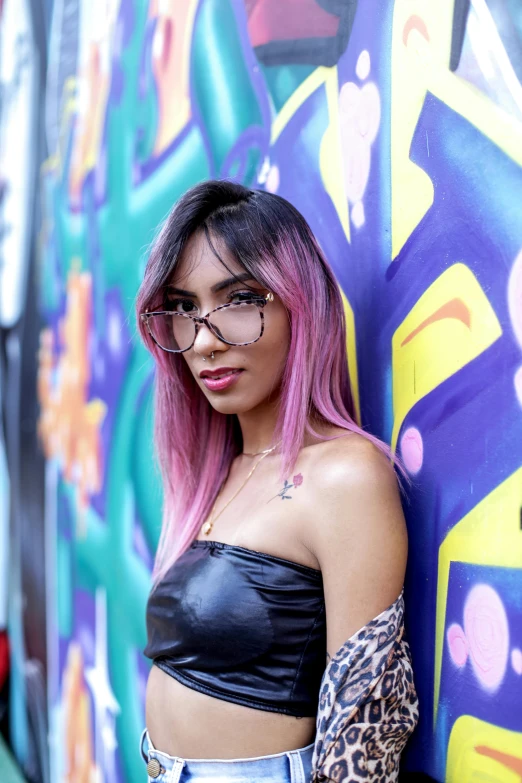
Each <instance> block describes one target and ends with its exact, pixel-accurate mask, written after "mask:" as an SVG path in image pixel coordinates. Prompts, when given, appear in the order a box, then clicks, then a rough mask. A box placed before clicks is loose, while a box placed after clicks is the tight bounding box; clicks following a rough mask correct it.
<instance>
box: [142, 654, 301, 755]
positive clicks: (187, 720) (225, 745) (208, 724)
mask: <svg viewBox="0 0 522 783" xmlns="http://www.w3.org/2000/svg"><path fill="white" fill-rule="evenodd" d="M146 724H147V729H148V731H149V735H150V738H151V741H152V744H153V745H154V747H155V748H156V749H157V750H159V751H162V752H163V753H168V754H169V755H170V756H181V757H182V758H186V759H205V758H207V759H232V758H249V757H252V756H267V755H270V754H272V753H282V752H284V751H287V750H295V749H296V748H302V747H305V746H306V745H309V744H310V743H311V742H313V740H314V737H315V717H304V718H295V717H293V716H291V715H284V714H281V713H277V712H268V711H266V710H257V709H254V708H252V707H244V706H243V705H241V704H234V703H233V702H229V701H225V700H224V699H219V698H214V697H213V696H207V695H206V694H205V693H200V692H199V691H195V690H193V689H192V688H188V687H187V686H185V685H183V684H182V683H180V682H178V680H176V679H174V677H170V676H169V675H168V674H166V673H165V672H163V671H162V670H161V669H159V668H158V667H157V666H152V668H151V671H150V674H149V680H148V683H147V699H146Z"/></svg>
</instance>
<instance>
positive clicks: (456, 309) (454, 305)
mask: <svg viewBox="0 0 522 783" xmlns="http://www.w3.org/2000/svg"><path fill="white" fill-rule="evenodd" d="M445 318H454V319H456V320H457V321H462V323H463V324H465V325H466V326H467V327H468V329H471V312H470V310H469V308H468V307H467V306H466V305H465V304H464V302H463V301H462V299H459V298H458V297H457V298H455V299H451V301H449V302H446V304H444V305H442V307H439V309H438V310H435V312H434V313H432V315H430V316H429V318H426V319H425V320H424V321H423V322H422V323H420V324H419V325H418V326H417V328H416V329H414V330H413V332H410V334H409V335H408V336H407V337H405V338H404V340H403V341H402V343H401V348H402V346H403V345H406V344H407V343H409V342H410V341H411V340H413V338H414V337H416V336H417V335H418V334H419V332H422V330H423V329H425V328H426V327H427V326H431V324H434V323H436V322H437V321H443V320H444V319H445Z"/></svg>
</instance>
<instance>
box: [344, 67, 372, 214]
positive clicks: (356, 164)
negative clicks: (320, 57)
mask: <svg viewBox="0 0 522 783" xmlns="http://www.w3.org/2000/svg"><path fill="white" fill-rule="evenodd" d="M363 54H364V53H361V55H360V58H359V59H360V62H358V71H359V73H360V74H361V75H364V74H365V73H366V72H367V73H368V74H369V73H370V55H369V54H368V56H367V57H366V56H364V57H363ZM361 58H362V60H361ZM339 121H340V129H341V143H342V149H343V173H344V185H345V190H346V196H347V198H348V201H350V202H351V203H352V204H354V205H356V207H357V209H354V210H353V212H352V220H353V222H354V224H355V226H356V227H360V226H361V225H363V223H364V206H363V204H362V198H363V196H364V191H365V190H366V185H367V184H368V178H369V175H370V163H371V146H372V144H373V142H374V141H375V138H376V136H377V132H378V130H379V124H380V121H381V99H380V95H379V90H378V89H377V87H376V86H375V84H373V82H368V83H367V84H365V85H364V86H363V87H362V88H361V89H359V87H358V86H357V85H356V84H355V82H346V84H343V86H342V88H341V92H340V94H339Z"/></svg>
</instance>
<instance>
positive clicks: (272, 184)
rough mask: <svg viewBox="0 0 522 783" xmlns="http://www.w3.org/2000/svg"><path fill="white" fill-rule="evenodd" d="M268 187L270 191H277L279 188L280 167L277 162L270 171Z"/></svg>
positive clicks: (267, 181)
mask: <svg viewBox="0 0 522 783" xmlns="http://www.w3.org/2000/svg"><path fill="white" fill-rule="evenodd" d="M266 189H267V190H268V192H269V193H277V191H278V190H279V168H278V166H276V165H275V164H274V165H273V166H270V169H269V171H268V175H267V178H266Z"/></svg>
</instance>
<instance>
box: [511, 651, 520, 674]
mask: <svg viewBox="0 0 522 783" xmlns="http://www.w3.org/2000/svg"><path fill="white" fill-rule="evenodd" d="M511 666H512V667H513V671H514V672H515V674H522V650H519V648H518V647H515V648H513V650H511Z"/></svg>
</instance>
